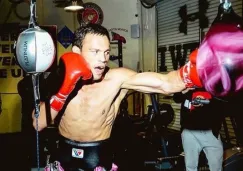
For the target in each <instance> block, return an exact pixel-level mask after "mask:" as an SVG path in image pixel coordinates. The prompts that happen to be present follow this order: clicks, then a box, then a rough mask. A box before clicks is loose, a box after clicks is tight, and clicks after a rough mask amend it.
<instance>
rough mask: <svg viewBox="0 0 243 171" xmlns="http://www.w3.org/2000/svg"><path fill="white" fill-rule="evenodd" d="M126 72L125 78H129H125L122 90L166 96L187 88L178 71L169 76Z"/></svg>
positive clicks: (170, 73)
mask: <svg viewBox="0 0 243 171" xmlns="http://www.w3.org/2000/svg"><path fill="white" fill-rule="evenodd" d="M125 70H126V69H124V75H123V76H124V77H125V76H126V77H127V78H124V80H125V81H124V83H123V84H122V86H121V88H125V89H133V90H136V91H140V92H144V93H161V94H165V95H170V94H173V93H175V92H180V91H182V90H184V89H185V88H186V85H185V83H184V82H183V80H182V78H181V76H180V72H179V71H178V70H177V71H171V72H169V73H168V74H160V73H155V72H143V73H136V72H134V71H131V70H126V71H125Z"/></svg>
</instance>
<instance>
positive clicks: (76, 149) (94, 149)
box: [57, 136, 113, 171]
mask: <svg viewBox="0 0 243 171" xmlns="http://www.w3.org/2000/svg"><path fill="white" fill-rule="evenodd" d="M57 158H58V161H59V162H60V164H61V166H62V167H63V169H64V170H65V171H94V170H101V171H110V170H113V169H112V167H113V164H112V150H111V145H110V140H109V139H106V140H101V141H94V142H79V141H74V140H71V139H68V138H65V137H63V136H60V139H59V146H58V154H57Z"/></svg>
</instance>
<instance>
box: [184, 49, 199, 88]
mask: <svg viewBox="0 0 243 171" xmlns="http://www.w3.org/2000/svg"><path fill="white" fill-rule="evenodd" d="M197 52H198V49H196V50H194V51H193V52H192V53H191V54H190V56H189V62H188V63H186V65H184V66H183V67H181V68H180V76H181V78H182V80H183V82H184V83H185V84H186V87H188V88H191V87H202V83H201V81H200V79H199V76H198V74H197V68H196V57H197Z"/></svg>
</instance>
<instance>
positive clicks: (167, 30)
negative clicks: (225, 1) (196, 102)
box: [156, 0, 242, 143]
mask: <svg viewBox="0 0 243 171" xmlns="http://www.w3.org/2000/svg"><path fill="white" fill-rule="evenodd" d="M199 2H200V3H203V2H206V1H203V0H197V1H195V0H180V1H178V0H163V1H160V2H159V3H158V4H157V6H156V9H157V30H158V32H157V34H158V60H157V66H158V68H157V70H158V72H161V73H166V72H168V71H172V70H174V69H175V68H178V67H179V66H178V64H177V66H176V67H175V66H174V67H173V63H172V56H171V53H170V50H172V49H173V47H174V48H175V49H177V48H178V49H180V48H182V49H180V50H178V51H177V50H175V51H174V52H175V56H176V55H177V54H178V52H180V53H182V55H183V54H184V53H185V51H184V50H183V46H185V45H187V46H189V47H190V46H191V47H192V48H195V45H196V46H197V44H198V43H199V42H200V30H199V19H195V21H187V34H185V32H184V33H183V32H180V30H179V26H180V24H181V23H182V21H183V20H182V18H181V17H180V15H179V10H180V8H182V7H183V6H184V9H185V5H186V15H191V14H193V13H194V14H195V13H196V12H198V11H199ZM207 2H208V9H207V10H206V12H205V16H206V17H207V18H208V21H209V23H208V26H207V27H205V28H204V29H203V30H202V31H203V32H204V33H206V32H207V31H208V29H209V27H210V25H211V23H212V21H213V20H214V19H215V17H216V15H217V12H218V6H219V2H220V1H219V0H207ZM230 2H231V3H232V7H233V9H234V11H235V12H236V13H237V14H238V15H240V16H242V0H231V1H230ZM184 12H185V11H184ZM184 21H185V20H184ZM184 31H185V30H184ZM165 49H166V51H165V54H163V52H164V50H165ZM189 54H190V49H189V50H188V51H187V52H186V54H185V55H186V61H187V60H188V55H189ZM159 101H160V103H170V104H171V105H172V106H173V108H174V110H175V113H176V116H175V119H174V121H173V122H172V123H171V124H170V125H169V128H171V129H174V130H180V104H176V103H174V101H173V99H172V97H165V96H162V95H160V96H159ZM227 124H228V128H229V129H230V134H231V136H234V131H233V128H232V126H231V122H230V120H229V119H228V118H227ZM223 133H224V132H223V131H222V134H223ZM233 143H234V142H233Z"/></svg>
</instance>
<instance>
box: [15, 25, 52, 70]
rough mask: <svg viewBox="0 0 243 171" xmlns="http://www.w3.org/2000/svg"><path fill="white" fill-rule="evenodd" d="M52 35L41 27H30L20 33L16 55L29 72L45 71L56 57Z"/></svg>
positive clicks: (22, 66)
mask: <svg viewBox="0 0 243 171" xmlns="http://www.w3.org/2000/svg"><path fill="white" fill-rule="evenodd" d="M55 54H56V50H55V46H54V43H53V40H52V37H51V36H50V34H49V33H48V32H46V31H45V30H43V29H41V28H40V27H38V26H37V27H34V28H28V29H26V30H25V31H23V32H22V33H20V35H19V37H18V40H17V44H16V57H17V61H18V63H19V65H20V67H21V68H22V69H23V70H24V71H25V72H27V73H39V72H45V71H46V70H47V69H48V68H49V67H50V66H51V65H52V63H53V61H54V59H55Z"/></svg>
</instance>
